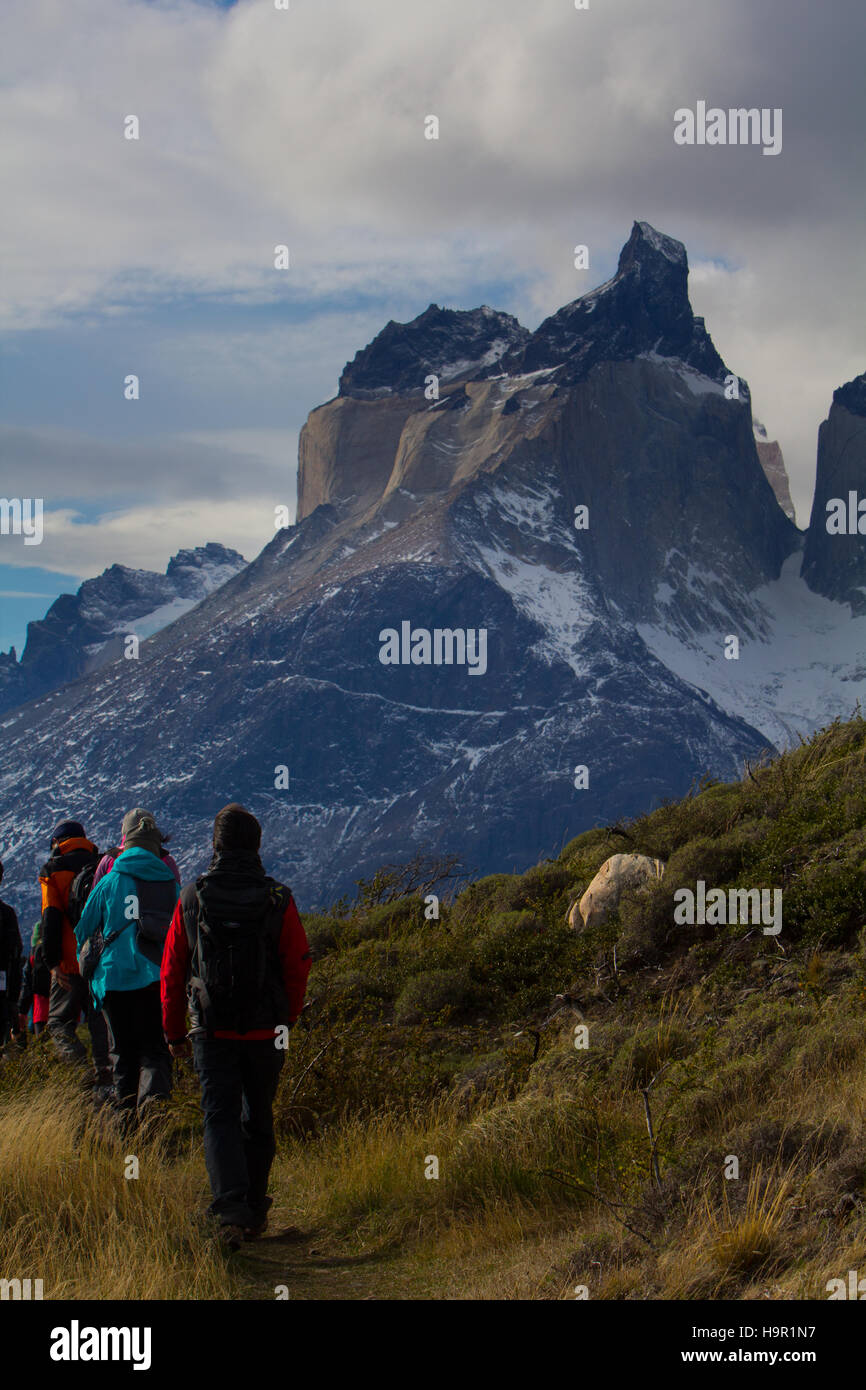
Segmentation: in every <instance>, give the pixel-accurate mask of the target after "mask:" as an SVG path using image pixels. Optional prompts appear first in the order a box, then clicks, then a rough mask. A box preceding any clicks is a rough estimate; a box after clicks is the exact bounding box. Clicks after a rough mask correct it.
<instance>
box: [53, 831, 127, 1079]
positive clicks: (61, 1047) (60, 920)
mask: <svg viewBox="0 0 866 1390" xmlns="http://www.w3.org/2000/svg"><path fill="white" fill-rule="evenodd" d="M98 863H99V851H98V849H97V848H96V845H95V844H93V842H92V840H88V838H87V836H86V835H85V833H84V828H83V826H82V825H81V823H80V822H79V821H76V820H64V821H60V823H59V824H58V825H56V826H55V827H54V830H53V831H52V832H51V857H50V859H49V860H48V862H47V863H46V864H45V865H44V866H43V867H42V869H41V870H40V871H39V883H40V885H41V888H42V951H43V955H44V957H45V964H46V965H47V966H48V968H49V970H50V971H51V994H50V996H49V1005H48V1033H49V1035H50V1037H51V1039H52V1041H53V1043H54V1045H55V1047H56V1048H57V1051H58V1052H59V1053H60V1056H61V1057H63V1058H64V1059H65V1060H66V1061H70V1062H79V1063H80V1062H86V1061H87V1050H86V1048H85V1046H84V1044H83V1042H82V1041H81V1039H80V1038H79V1036H78V1032H77V1028H78V1021H79V1019H80V1018H81V1016H82V1015H83V1016H84V1018H85V1020H86V1022H87V1027H88V1031H89V1033H90V1042H91V1047H92V1050H93V1067H94V1072H95V1080H96V1083H97V1084H98V1085H101V1086H107V1085H110V1083H111V1080H112V1075H113V1073H112V1067H111V1060H110V1057H109V1051H108V1029H107V1027H106V1023H105V1019H104V1017H103V1015H102V1010H101V1009H97V1008H95V1007H94V1004H93V1001H92V999H91V997H90V991H89V989H88V988H87V985H86V984H85V983H84V981H83V980H82V978H81V975H80V974H79V971H78V954H77V942H76V940H75V932H74V931H73V926H74V923H73V922H72V921H71V919H70V911H73V909H72V905H71V904H70V890H71V888H72V885H73V883H74V882H75V880H76V879H77V878H78V875H79V874H80V873H81V871H82V870H84V869H87V870H89V869H90V868H91V867H92V869H93V871H94V872H95V870H96V865H97V864H98ZM91 877H92V875H91ZM73 915H74V911H73Z"/></svg>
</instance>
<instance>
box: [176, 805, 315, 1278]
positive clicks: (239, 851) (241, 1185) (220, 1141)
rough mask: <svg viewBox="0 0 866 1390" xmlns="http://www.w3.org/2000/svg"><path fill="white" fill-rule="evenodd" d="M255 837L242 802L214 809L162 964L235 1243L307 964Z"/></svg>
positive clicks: (261, 1178)
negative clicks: (199, 867)
mask: <svg viewBox="0 0 866 1390" xmlns="http://www.w3.org/2000/svg"><path fill="white" fill-rule="evenodd" d="M261 838H262V830H261V826H260V825H259V822H258V821H257V820H256V818H255V816H253V815H251V813H250V812H249V811H247V810H245V809H244V807H243V806H239V805H237V804H236V803H232V804H231V805H229V806H224V807H223V809H222V810H221V811H220V812H219V814H218V815H217V817H216V820H215V821H214V830H213V848H214V857H213V861H212V863H211V866H210V868H209V870H208V871H207V873H206V874H204V875H203V877H201V878H199V879H197V880H196V882H195V883H191V884H188V885H187V886H186V887H185V888H184V889H183V891H182V893H181V895H180V898H179V899H178V904H177V907H176V908H175V913H174V917H173V918H172V923H171V926H170V928H169V932H168V937H167V938H166V943H165V950H164V952H163V957H162V971H161V991H162V1021H163V1028H164V1030H165V1037H166V1041H167V1043H168V1045H169V1048H170V1050H171V1053H172V1056H174V1057H182V1056H186V1055H188V1053H189V1050H190V1042H189V1039H191V1040H192V1052H193V1058H194V1064H195V1069H196V1071H197V1073H198V1077H199V1082H200V1084H201V1103H202V1110H203V1112H204V1154H205V1164H206V1166H207V1171H208V1178H209V1179H210V1185H211V1192H212V1195H213V1201H212V1202H211V1205H210V1207H209V1211H210V1214H211V1215H212V1216H214V1217H215V1218H216V1219H217V1221H218V1222H219V1226H220V1235H221V1238H222V1240H223V1242H224V1244H225V1245H227V1246H228V1247H229V1249H235V1250H236V1249H237V1248H238V1247H239V1246H240V1243H241V1241H242V1240H244V1239H247V1240H252V1239H254V1238H255V1236H257V1235H260V1234H261V1233H262V1231H264V1229H265V1227H266V1226H267V1213H268V1208H269V1207H270V1205H271V1201H272V1199H271V1198H270V1197H268V1195H267V1192H268V1179H269V1177H270V1171H271V1165H272V1164H273V1161H274V1154H275V1152H276V1141H275V1137H274V1117H273V1105H274V1097H275V1095H276V1090H277V1083H278V1081H279V1077H280V1071H281V1070H282V1066H283V1060H284V1057H285V1051H286V1045H287V1040H288V1030H289V1029H290V1028H292V1027H293V1026H294V1024H295V1023H296V1021H297V1019H298V1017H299V1015H300V1013H301V1010H302V1008H303V1006H304V994H305V991H306V987H307V976H308V975H309V972H310V950H309V946H308V944H307V937H306V933H305V932H304V928H303V925H302V923H301V919H300V917H299V916H298V910H297V908H296V907H295V902H294V899H293V897H292V894H291V892H290V890H289V889H288V888H287V887H285V885H283V884H281V883H277V882H276V881H275V880H274V879H272V878H269V877H268V876H267V875H266V874H265V871H264V868H263V867H262V862H261V859H260V858H259V847H260V845H261ZM187 1010H188V1011H189V1015H190V1020H191V1027H190V1029H189V1032H188V1033H187V1027H186V1019H187Z"/></svg>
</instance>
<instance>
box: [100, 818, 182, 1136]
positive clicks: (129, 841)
mask: <svg viewBox="0 0 866 1390" xmlns="http://www.w3.org/2000/svg"><path fill="white" fill-rule="evenodd" d="M123 835H124V841H123V843H124V851H123V853H122V854H119V855H118V856H117V858H116V859H115V861H114V863H113V865H112V867H111V869H110V871H109V872H108V873H107V874H105V875H104V877H103V878H101V879H100V880H99V882H98V883H96V884H95V886H94V888H93V890H92V892H91V894H90V896H89V898H88V899H87V902H86V904H85V907H84V911H83V912H82V914H81V918H80V919H79V922H78V925H77V926H76V928H75V937H76V940H77V942H78V950H79V952H80V951H81V948H82V947H83V945H84V943H85V941H87V940H88V938H89V937H91V936H92V935H93V933H94V932H95V931H97V930H98V929H100V928H101V930H102V933H103V937H104V938H105V939H106V940H108V938H109V937H112V936H114V933H117V935H116V936H114V939H113V940H110V941H108V944H107V945H106V947H105V949H104V951H103V952H102V955H101V957H100V959H99V964H98V965H97V967H96V970H95V972H94V975H93V978H92V979H91V981H90V988H91V992H92V994H93V997H94V1000H95V1002H96V1006H97V1008H102V1009H103V1010H104V1012H105V1017H106V1019H107V1020H108V1026H109V1029H110V1031H111V1052H112V1058H113V1063H114V1090H115V1099H116V1103H117V1106H118V1108H119V1109H120V1110H121V1111H124V1112H126V1113H127V1114H133V1113H135V1112H136V1111H137V1113H138V1115H139V1116H141V1115H142V1114H143V1113H144V1111H145V1109H146V1108H147V1107H148V1106H149V1105H150V1104H151V1102H153V1101H159V1100H165V1099H167V1097H168V1096H169V1095H170V1094H171V1056H170V1054H169V1050H168V1045H167V1044H166V1041H165V1035H164V1033H163V1031H162V1011H161V1005H160V995H159V973H160V960H161V950H162V941H163V940H164V937H165V935H166V933H167V931H168V927H169V924H170V922H171V918H172V915H173V913H174V907H175V903H176V902H177V899H178V896H179V894H180V888H179V885H178V882H177V879H176V878H175V876H174V874H173V872H172V870H171V869H170V868H169V866H168V865H167V864H166V863H165V861H164V860H163V858H162V856H161V849H162V845H163V842H164V839H165V837H164V836H163V835H162V833H161V831H160V830H159V829H158V827H157V824H156V821H155V820H154V818H153V816H152V815H151V814H150V812H149V811H145V810H143V809H142V808H137V809H136V810H134V811H130V812H128V813H127V815H126V816H125V817H124V820H123ZM160 938H162V940H161V939H160Z"/></svg>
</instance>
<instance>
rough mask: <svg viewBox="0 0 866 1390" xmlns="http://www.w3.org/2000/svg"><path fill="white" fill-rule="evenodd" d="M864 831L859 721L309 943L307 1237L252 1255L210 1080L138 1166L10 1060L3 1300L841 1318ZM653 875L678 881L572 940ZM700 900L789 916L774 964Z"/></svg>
mask: <svg viewBox="0 0 866 1390" xmlns="http://www.w3.org/2000/svg"><path fill="white" fill-rule="evenodd" d="M864 823H866V720H863V719H861V718H859V717H858V718H856V719H854V720H853V721H851V722H849V723H847V724H834V725H832V726H831V727H830V728H828V729H827V730H825V731H824V732H822V733H821V734H819V735H817V736H816V737H815V738H813V739H812V740H811V741H810V742H809V743H807V744H804V745H803V746H802V747H800V748H798V749H796V750H794V751H792V752H790V753H787V754H786V755H785V756H783V757H781V758H779V759H778V760H776V761H774V762H772V763H769V764H767V765H765V766H761V767H758V768H754V767H753V768H751V769H747V770H746V773H745V774H744V777H743V779H742V780H741V781H740V782H738V783H733V784H719V783H706V784H704V785H702V786H701V787H700V788H697V789H696V790H695V792H694V794H693V795H691V796H689V797H687V798H686V799H684V800H683V801H680V802H677V803H675V804H671V805H668V806H664V807H662V808H661V809H659V810H657V811H655V812H653V813H652V814H651V815H648V816H645V817H643V818H641V819H639V820H637V821H635V822H632V823H630V824H628V825H625V826H621V827H616V828H612V829H597V830H593V831H590V832H589V833H587V834H585V835H581V836H579V837H578V838H577V839H576V840H573V841H572V842H571V843H570V844H569V845H567V846H566V847H565V849H564V850H563V851H562V853H561V854H560V855H559V857H558V858H556V859H552V860H548V861H546V862H544V863H542V864H539V865H537V866H536V867H534V868H533V869H530V870H529V871H528V872H527V873H525V874H522V875H505V874H498V875H495V876H492V877H489V878H486V879H482V880H481V881H479V882H476V883H473V884H471V885H469V886H468V887H466V888H464V890H463V891H462V892H460V893H459V894H458V895H457V896H456V897H455V898H454V900H453V901H452V902H451V903H450V904H449V903H447V902H446V901H445V898H444V896H443V901H442V902H441V904H440V910H439V917H438V920H436V919H430V920H428V918H427V917H426V916H425V911H427V910H429V907H428V908H425V896H426V894H427V893H429V892H436V891H437V889H436V887H435V885H431V884H430V882H429V879H430V878H431V877H433V876H435V873H434V874H431V873H430V872H429V868H430V866H429V865H421V866H418V870H419V871H418V874H417V875H416V882H415V884H414V885H413V881H412V878H411V876H410V875H408V874H405V873H404V874H402V875H401V874H400V873H391V872H389V871H383V872H382V873H381V874H380V875H378V876H377V878H376V879H375V880H374V881H373V882H372V883H368V884H362V885H360V892H359V896H358V899H357V901H356V902H354V903H352V904H348V903H342V904H340V905H338V907H337V908H336V909H335V910H334V912H333V914H332V915H330V916H327V917H309V918H307V919H306V922H307V928H308V934H309V936H310V940H311V942H312V944H313V946H314V952H315V957H316V959H315V964H314V968H313V972H312V975H311V982H310V998H311V1000H312V1001H313V1003H312V1007H311V1008H310V1009H309V1010H308V1013H307V1015H306V1016H305V1023H306V1025H307V1026H306V1027H303V1026H299V1028H298V1029H296V1030H295V1033H294V1034H293V1035H292V1050H291V1052H290V1054H289V1065H288V1066H287V1068H286V1072H285V1074H284V1077H283V1081H282V1084H281V1090H280V1095H279V1100H278V1113H279V1129H280V1136H281V1141H280V1154H279V1157H278V1162H277V1166H276V1169H275V1181H274V1191H275V1193H276V1199H277V1206H276V1212H277V1216H278V1219H277V1221H276V1223H275V1229H276V1230H277V1231H279V1230H280V1228H281V1227H285V1226H286V1225H287V1223H288V1224H290V1225H291V1226H292V1227H295V1228H298V1229H296V1230H294V1231H292V1232H291V1233H288V1234H284V1235H280V1234H277V1235H275V1236H274V1237H273V1238H269V1239H268V1240H267V1241H265V1242H262V1243H260V1244H258V1245H256V1246H254V1247H253V1246H251V1247H249V1249H248V1250H245V1252H244V1253H243V1254H241V1255H237V1256H231V1257H228V1258H226V1257H224V1256H223V1255H221V1254H220V1253H219V1252H217V1251H215V1250H214V1249H213V1247H212V1246H211V1245H210V1244H209V1242H208V1238H207V1231H206V1226H205V1224H204V1223H203V1222H202V1220H201V1218H200V1216H199V1214H198V1213H199V1211H200V1209H201V1207H202V1205H203V1201H204V1197H205V1191H206V1189H205V1184H204V1169H203V1164H202V1160H201V1150H200V1132H199V1119H198V1111H197V1105H196V1096H197V1087H196V1084H195V1080H194V1077H193V1076H192V1074H191V1073H190V1071H189V1069H188V1067H184V1068H182V1069H181V1072H180V1077H179V1085H178V1089H177V1092H176V1095H175V1098H174V1100H173V1101H172V1106H171V1113H170V1115H169V1117H168V1119H167V1120H166V1122H165V1123H164V1124H162V1125H161V1126H160V1127H159V1130H158V1131H155V1132H152V1133H151V1134H150V1135H145V1136H142V1137H137V1138H136V1140H135V1141H126V1142H124V1141H123V1140H122V1139H121V1137H120V1136H119V1135H118V1134H117V1133H116V1132H115V1131H114V1129H113V1128H112V1125H111V1122H110V1120H108V1119H106V1118H105V1117H104V1116H98V1115H94V1114H92V1113H91V1112H90V1110H89V1109H88V1107H87V1104H86V1102H84V1101H83V1100H82V1099H81V1095H80V1093H79V1092H78V1091H76V1089H75V1083H74V1076H73V1073H71V1072H70V1071H69V1070H68V1068H66V1067H65V1066H63V1065H62V1064H60V1063H58V1062H57V1061H56V1060H55V1059H54V1057H53V1055H52V1054H51V1052H50V1044H49V1045H48V1046H47V1047H46V1046H44V1045H42V1044H37V1045H35V1046H34V1045H33V1043H32V1042H31V1045H30V1047H29V1048H28V1050H27V1053H26V1054H25V1055H20V1054H17V1053H16V1052H15V1051H14V1050H11V1051H10V1052H9V1053H8V1056H7V1061H6V1063H5V1066H4V1068H3V1070H2V1073H0V1232H2V1234H0V1273H4V1274H7V1275H11V1274H17V1275H19V1277H27V1276H28V1275H29V1276H30V1277H42V1278H43V1279H44V1281H45V1294H46V1297H64V1296H66V1297H70V1296H78V1297H108V1296H121V1297H123V1296H130V1295H133V1294H136V1295H138V1296H154V1297H168V1298H176V1297H180V1298H195V1297H238V1296H240V1297H266V1298H272V1297H274V1289H275V1287H276V1286H278V1285H286V1286H287V1287H288V1289H289V1291H290V1295H291V1297H292V1298H364V1297H390V1298H394V1297H397V1298H414V1297H438V1298H480V1299H484V1298H493V1297H504V1298H571V1297H574V1296H575V1290H576V1288H578V1287H579V1286H585V1287H586V1289H587V1290H588V1294H589V1296H590V1297H591V1298H603V1299H614V1298H640V1299H647V1298H649V1299H653V1298H691V1297H706V1296H711V1297H733V1298H745V1299H750V1298H778V1299H786V1298H802V1297H807V1298H810V1297H811V1298H826V1297H827V1293H826V1287H825V1286H826V1283H827V1280H828V1279H830V1278H836V1277H844V1276H845V1274H846V1272H847V1271H848V1270H849V1269H856V1268H858V1266H859V1267H861V1268H863V1267H866V1208H864V1196H866V1188H864V1177H866V1036H864V1028H863V1015H864V1008H866V954H864V947H866V940H864V936H863V927H864V924H866V874H864V870H866V863H864V861H866V841H864ZM631 850H637V851H640V852H643V853H647V854H650V855H652V856H657V857H659V858H661V859H663V860H665V861H666V863H667V870H666V873H665V877H664V879H663V880H662V881H661V882H660V883H658V884H655V885H654V886H653V887H652V888H651V889H648V890H646V891H645V892H644V893H643V894H640V895H632V896H631V897H630V898H629V899H627V900H626V901H625V902H624V903H623V905H622V907H621V909H620V912H619V914H618V915H617V917H616V918H614V919H612V920H610V921H609V922H608V923H606V924H605V925H604V926H603V927H601V928H598V929H596V930H594V931H588V932H580V933H574V932H572V931H571V930H570V929H569V928H568V927H567V925H566V914H567V910H568V907H569V905H570V904H571V903H572V902H573V901H574V899H575V898H576V897H578V896H579V895H580V893H581V892H582V891H583V889H584V888H585V887H586V886H587V885H588V883H589V882H590V880H591V878H592V877H593V875H594V873H595V872H596V870H597V869H598V868H599V866H600V865H601V864H602V863H603V862H604V860H605V859H607V858H608V857H609V856H610V855H611V854H614V853H618V852H623V851H631ZM445 867H446V868H447V867H449V866H445ZM425 871H428V872H426V874H425ZM425 876H426V878H427V880H428V881H427V882H426V883H425V882H424V878H425ZM699 878H702V879H704V880H705V881H706V883H707V886H708V888H709V887H731V886H736V887H747V888H756V887H757V888H781V889H782V890H783V925H782V930H781V933H780V935H779V936H778V937H773V936H769V935H765V934H764V933H763V932H762V930H761V928H760V926H758V927H749V926H747V925H746V926H744V925H734V926H726V927H713V926H703V927H701V926H678V925H675V923H674V892H675V890H676V889H677V888H679V887H690V888H692V889H693V888H694V886H695V881H696V880H697V879H699ZM413 888H414V891H413ZM439 891H441V892H442V893H443V895H444V893H445V888H444V887H442V888H440V890H439ZM581 1025H583V1026H584V1027H585V1029H586V1032H585V1034H581V1032H580V1028H581ZM582 1041H585V1042H586V1044H587V1045H586V1046H585V1047H584V1046H576V1043H580V1042H582ZM650 1126H651V1130H652V1138H651V1136H650ZM130 1152H133V1153H134V1154H135V1155H136V1156H137V1157H138V1158H139V1161H140V1177H139V1178H138V1179H137V1180H130V1179H128V1178H126V1177H124V1165H125V1160H126V1156H127V1155H128V1154H129V1153H130ZM434 1160H435V1162H434ZM734 1160H736V1163H734ZM437 1164H438V1178H437V1177H432V1176H426V1175H425V1174H430V1173H432V1172H433V1171H434V1170H435V1169H436V1166H437ZM737 1165H738V1170H739V1176H738V1177H726V1176H725V1172H726V1171H727V1172H728V1173H729V1174H730V1173H732V1172H734V1171H735V1170H736V1167H737ZM96 1230H98V1232H99V1235H98V1238H96V1237H95V1236H94V1234H93V1233H94V1231H96Z"/></svg>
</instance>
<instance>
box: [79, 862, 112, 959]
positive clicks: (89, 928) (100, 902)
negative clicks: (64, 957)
mask: <svg viewBox="0 0 866 1390" xmlns="http://www.w3.org/2000/svg"><path fill="white" fill-rule="evenodd" d="M100 882H102V880H100ZM104 918H105V889H104V888H100V887H99V886H97V887H95V888H92V889H91V890H90V894H89V896H88V898H87V902H86V903H85V904H84V910H83V912H82V913H81V916H80V917H79V919H78V921H77V923H76V925H75V927H74V931H75V940H76V942H77V945H78V953H79V954H80V953H81V948H82V946H83V945H84V943H85V941H86V940H87V938H88V937H89V936H92V935H93V933H94V932H95V931H96V929H97V927H101V926H103V924H104Z"/></svg>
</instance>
